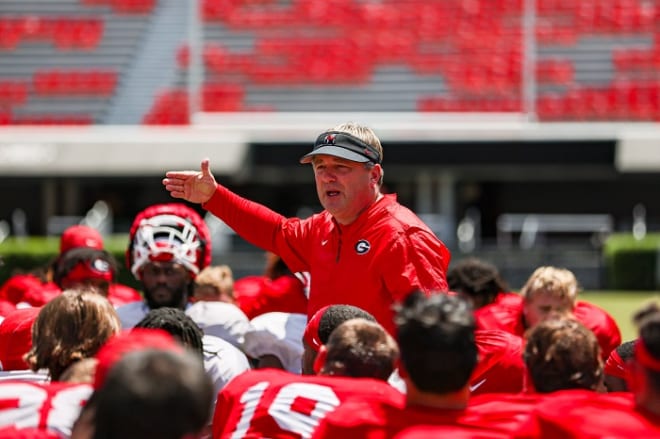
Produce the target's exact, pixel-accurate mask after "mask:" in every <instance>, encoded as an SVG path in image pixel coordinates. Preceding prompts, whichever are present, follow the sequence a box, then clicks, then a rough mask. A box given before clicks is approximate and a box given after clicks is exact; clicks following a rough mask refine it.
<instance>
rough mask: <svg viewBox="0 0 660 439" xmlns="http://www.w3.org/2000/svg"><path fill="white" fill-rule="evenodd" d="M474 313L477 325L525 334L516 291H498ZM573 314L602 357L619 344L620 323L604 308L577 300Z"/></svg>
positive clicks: (521, 308)
mask: <svg viewBox="0 0 660 439" xmlns="http://www.w3.org/2000/svg"><path fill="white" fill-rule="evenodd" d="M474 315H475V318H476V320H477V328H479V329H500V330H502V331H507V332H510V333H512V334H515V335H518V336H520V337H523V336H524V334H525V330H526V328H525V325H524V320H523V299H522V297H521V296H519V295H518V294H514V293H505V294H500V295H499V296H498V297H497V299H496V301H495V302H494V303H491V304H489V305H486V306H484V307H482V308H479V309H478V310H476V311H475V313H474ZM573 315H574V316H575V318H576V319H577V320H578V321H579V322H580V323H582V324H583V325H584V326H586V327H587V328H589V329H590V330H591V331H592V332H593V333H594V335H596V338H597V339H598V344H599V345H600V349H601V356H602V358H603V360H606V359H607V357H608V356H609V355H610V352H612V350H613V349H615V348H616V347H618V346H619V345H620V344H621V331H620V330H619V326H618V325H617V324H616V321H615V320H614V318H613V317H612V316H611V315H609V314H608V312H607V311H605V310H604V309H602V308H600V307H598V306H596V305H594V304H592V303H589V302H584V301H581V300H578V301H577V302H576V304H575V308H573Z"/></svg>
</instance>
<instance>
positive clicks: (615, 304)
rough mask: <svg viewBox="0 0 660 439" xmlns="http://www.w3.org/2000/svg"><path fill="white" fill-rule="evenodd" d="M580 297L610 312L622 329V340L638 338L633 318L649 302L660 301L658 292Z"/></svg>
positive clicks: (590, 293) (599, 293)
mask: <svg viewBox="0 0 660 439" xmlns="http://www.w3.org/2000/svg"><path fill="white" fill-rule="evenodd" d="M578 297H579V298H580V299H582V300H586V301H588V302H591V303H594V304H596V305H598V306H600V307H601V308H603V309H605V310H606V311H608V312H609V313H610V314H611V315H612V316H613V317H614V319H615V320H616V322H617V324H618V325H619V328H620V329H621V340H622V341H628V340H632V339H633V338H635V337H637V331H636V329H635V326H634V325H633V324H632V316H633V314H634V313H635V311H637V310H638V309H639V308H640V306H641V305H642V304H643V303H645V302H646V301H648V300H660V292H658V291H584V292H581V293H580V294H579V295H578Z"/></svg>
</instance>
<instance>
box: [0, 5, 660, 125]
mask: <svg viewBox="0 0 660 439" xmlns="http://www.w3.org/2000/svg"><path fill="white" fill-rule="evenodd" d="M168 1H172V0H162V1H160V2H157V1H155V0H52V1H50V2H48V5H49V6H48V7H46V6H44V4H43V3H40V2H38V1H37V0H29V1H26V2H21V1H19V0H8V1H7V2H6V3H7V4H10V5H11V7H6V6H4V5H3V9H6V10H7V13H6V14H5V13H4V10H3V15H2V16H0V53H2V54H3V55H6V56H7V57H6V61H2V60H0V111H1V112H2V114H5V115H6V114H10V115H12V116H10V119H11V120H13V118H14V117H15V116H16V115H22V116H24V117H25V118H26V120H28V119H29V120H33V119H34V118H32V119H30V117H29V116H30V115H33V116H34V117H35V118H37V119H39V118H46V119H47V116H48V112H47V111H44V108H43V105H42V104H44V105H45V104H47V99H53V98H57V99H60V100H63V99H65V98H66V97H67V96H72V98H73V103H71V104H70V105H69V106H68V107H67V108H69V110H70V112H71V115H72V117H73V119H72V120H79V119H78V118H77V117H76V116H75V115H76V114H87V115H89V114H90V112H89V110H85V107H84V105H86V104H84V103H83V102H82V101H81V100H80V97H81V96H86V97H89V98H90V101H91V98H92V97H95V98H96V99H99V101H98V102H96V103H94V104H93V105H94V106H95V107H94V108H95V110H94V111H93V112H92V113H91V114H92V116H91V118H92V123H104V115H105V114H107V113H108V112H109V111H110V108H111V105H112V97H113V96H114V95H116V94H117V93H119V92H120V91H121V88H120V87H121V86H124V85H126V84H125V83H124V81H123V79H125V78H128V76H127V72H128V71H129V69H130V67H129V66H130V61H131V57H132V56H138V55H137V54H136V50H137V48H138V47H140V45H141V44H144V41H145V35H146V34H145V33H141V32H144V31H145V29H147V23H148V22H149V20H150V17H153V16H154V15H155V14H157V11H158V8H162V7H163V5H165V3H167V2H168ZM535 3H536V8H537V9H536V20H535V22H536V28H535V29H534V32H533V34H534V36H535V37H536V47H537V53H536V57H535V59H536V64H535V65H534V66H532V67H533V72H532V73H533V74H534V79H535V81H536V87H535V88H536V89H537V90H538V95H537V97H536V107H537V113H538V117H539V118H540V119H541V120H578V121H584V120H660V113H659V110H658V103H657V99H655V97H656V96H657V90H658V85H659V84H660V74H659V72H660V32H658V31H657V29H656V27H657V26H656V23H657V22H658V20H659V19H660V5H656V4H655V2H646V1H643V0H582V1H578V2H576V1H571V0H538V1H537V2H535ZM200 5H201V16H202V27H203V28H202V32H201V34H202V35H203V37H204V44H203V47H202V48H201V49H202V50H201V53H202V62H203V66H204V77H203V86H202V96H201V100H202V102H203V104H202V109H203V110H204V111H220V112H226V111H323V110H324V109H327V108H331V109H332V110H345V111H353V110H355V109H359V110H365V111H422V112H427V111H459V112H464V111H486V112H493V111H494V112H518V111H521V109H522V107H523V105H522V102H521V101H522V90H523V80H524V79H525V78H529V77H530V75H528V72H526V71H525V66H524V62H523V61H524V59H525V54H524V53H523V47H524V44H523V41H524V40H523V39H524V38H525V36H526V33H525V32H523V30H522V27H521V23H522V22H523V15H524V14H525V8H524V2H523V0H431V1H421V0H402V1H396V2H395V1H393V0H387V1H380V2H360V1H356V0H326V1H323V2H319V1H303V0H297V1H293V2H290V3H288V4H282V3H281V2H275V1H273V0H201V1H200ZM129 24H130V26H134V29H135V31H134V32H133V33H130V32H126V31H125V30H124V29H126V27H125V26H129ZM138 29H139V30H138ZM149 32H169V33H171V32H179V33H180V34H181V35H184V30H182V29H170V28H166V27H155V28H153V29H149ZM129 34H130V35H129ZM44 45H45V46H44ZM46 53H47V54H48V55H49V57H50V58H49V59H50V60H52V62H49V63H45V61H44V60H45V58H44V57H43V55H44V54H46ZM118 53H121V55H117V54H118ZM74 54H81V57H75V56H74ZM82 54H84V56H85V58H82ZM76 56H77V55H76ZM28 59H30V61H28ZM190 62H191V60H190V56H189V50H188V48H187V47H186V45H185V44H184V45H181V46H179V48H178V51H175V53H172V57H171V61H165V62H164V64H163V65H162V66H161V67H160V68H162V69H169V70H170V71H172V75H171V77H172V78H174V79H173V80H171V81H170V83H168V84H160V85H159V90H160V93H156V95H155V96H153V94H152V95H150V96H153V101H152V102H151V101H150V102H145V105H144V107H145V108H147V111H146V112H145V113H144V116H142V117H141V118H139V120H135V123H149V124H152V123H166V124H170V123H174V124H181V123H188V115H187V114H185V113H186V112H187V109H188V106H187V94H186V93H185V91H184V90H185V84H186V81H187V79H188V77H187V69H188V68H189V66H190ZM12 63H13V64H14V65H20V68H17V67H11V64H12ZM150 98H151V97H148V99H150ZM99 102H103V104H102V105H101V104H99ZM121 102H125V101H121ZM321 103H323V104H321ZM173 104H176V105H173ZM45 106H46V107H48V105H45ZM174 106H177V108H176V109H173V107H174ZM40 107H41V108H40ZM184 110H185V111H184ZM119 111H120V110H119ZM115 112H117V109H115ZM5 119H6V117H5Z"/></svg>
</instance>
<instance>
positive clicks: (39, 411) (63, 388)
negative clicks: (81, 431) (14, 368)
mask: <svg viewBox="0 0 660 439" xmlns="http://www.w3.org/2000/svg"><path fill="white" fill-rule="evenodd" d="M91 393H92V387H91V386H90V385H89V384H72V383H35V382H27V381H0V427H15V428H17V429H22V428H29V429H39V430H49V431H55V432H57V433H59V434H61V435H63V436H64V437H69V436H71V428H72V426H73V423H74V422H75V420H76V419H78V415H79V414H80V409H81V408H82V406H83V405H84V404H85V403H86V402H87V399H88V398H89V396H90V395H91Z"/></svg>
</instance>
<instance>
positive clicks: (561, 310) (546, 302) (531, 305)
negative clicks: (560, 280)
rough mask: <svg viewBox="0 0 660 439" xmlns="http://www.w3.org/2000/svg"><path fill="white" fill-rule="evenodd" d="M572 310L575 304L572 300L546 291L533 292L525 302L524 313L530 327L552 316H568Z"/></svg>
mask: <svg viewBox="0 0 660 439" xmlns="http://www.w3.org/2000/svg"><path fill="white" fill-rule="evenodd" d="M572 312H573V305H572V303H571V302H570V300H568V299H565V298H560V297H556V296H553V295H551V294H547V293H544V292H537V293H532V295H531V296H530V298H529V299H527V300H526V301H525V302H524V304H523V315H524V316H525V323H526V325H527V327H528V328H531V327H532V326H535V325H536V324H538V323H540V322H542V321H544V320H547V319H549V318H550V317H559V316H566V315H569V314H571V313H572Z"/></svg>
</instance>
